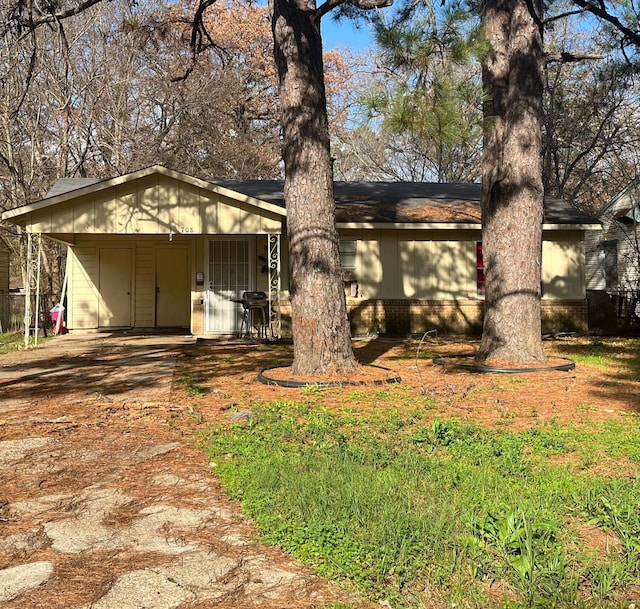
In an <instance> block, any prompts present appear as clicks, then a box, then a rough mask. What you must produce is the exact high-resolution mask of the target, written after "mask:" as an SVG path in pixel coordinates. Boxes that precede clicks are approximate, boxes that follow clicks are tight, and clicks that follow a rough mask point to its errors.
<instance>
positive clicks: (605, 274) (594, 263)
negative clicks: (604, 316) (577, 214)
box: [585, 178, 640, 318]
mask: <svg viewBox="0 0 640 609" xmlns="http://www.w3.org/2000/svg"><path fill="white" fill-rule="evenodd" d="M597 217H598V219H599V220H600V221H601V222H602V230H601V231H596V232H591V233H589V234H588V236H587V238H586V241H585V244H586V263H587V289H588V290H594V291H605V292H606V293H607V294H608V295H609V296H610V297H611V299H612V301H613V305H614V308H615V311H616V313H617V315H618V317H620V318H626V317H627V316H628V314H629V313H630V309H629V307H630V306H631V305H632V303H637V299H638V296H639V295H640V178H636V179H635V180H633V181H632V182H630V183H629V184H628V185H627V187H626V188H625V189H624V190H623V191H622V192H620V193H619V194H618V195H616V196H615V197H614V198H613V199H612V200H611V201H609V202H608V203H607V204H606V205H605V206H604V207H603V209H602V211H600V213H599V214H598V216H597Z"/></svg>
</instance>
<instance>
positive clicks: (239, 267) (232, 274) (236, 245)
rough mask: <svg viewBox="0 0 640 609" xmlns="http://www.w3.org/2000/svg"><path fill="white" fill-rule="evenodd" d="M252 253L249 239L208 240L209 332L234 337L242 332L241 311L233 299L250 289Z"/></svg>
mask: <svg viewBox="0 0 640 609" xmlns="http://www.w3.org/2000/svg"><path fill="white" fill-rule="evenodd" d="M249 252H250V243H249V240H248V239H242V240H239V239H238V240H232V239H215V240H211V241H209V252H208V256H209V258H208V273H209V277H208V289H207V298H206V303H207V315H206V318H207V332H213V333H217V334H233V333H235V332H237V331H238V330H239V327H240V320H241V308H240V306H239V305H238V304H237V303H235V302H231V301H230V299H231V298H240V297H241V296H242V292H245V291H247V290H249V289H251V286H250V281H249V277H250V271H251V268H250V263H249Z"/></svg>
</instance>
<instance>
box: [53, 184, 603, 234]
mask: <svg viewBox="0 0 640 609" xmlns="http://www.w3.org/2000/svg"><path fill="white" fill-rule="evenodd" d="M100 181H101V180H100V179H94V178H64V179H61V180H58V181H57V182H56V183H55V184H54V186H53V188H52V189H51V190H50V191H49V192H48V193H47V198H50V197H54V196H57V195H61V194H66V193H68V192H71V191H73V190H77V189H79V188H83V187H85V186H90V185H93V184H96V183H98V182H100ZM209 183H210V184H213V185H218V186H221V187H223V188H227V189H229V190H233V191H236V192H239V193H241V194H244V195H247V196H249V197H253V198H255V199H259V200H261V201H265V202H267V203H272V204H274V205H278V206H280V207H284V206H285V204H284V182H283V181H282V180H209ZM334 192H335V198H336V218H337V221H338V222H381V223H384V222H389V223H391V222H402V223H432V222H444V223H478V224H479V223H480V184H475V183H449V184H436V183H431V182H336V183H335V187H334ZM544 221H545V222H546V223H548V224H597V223H598V221H597V220H596V219H595V218H593V217H592V216H588V215H587V214H584V213H582V212H581V211H579V210H577V209H575V208H573V207H571V206H570V205H569V204H568V203H565V202H564V201H562V200H560V199H555V198H552V197H545V199H544Z"/></svg>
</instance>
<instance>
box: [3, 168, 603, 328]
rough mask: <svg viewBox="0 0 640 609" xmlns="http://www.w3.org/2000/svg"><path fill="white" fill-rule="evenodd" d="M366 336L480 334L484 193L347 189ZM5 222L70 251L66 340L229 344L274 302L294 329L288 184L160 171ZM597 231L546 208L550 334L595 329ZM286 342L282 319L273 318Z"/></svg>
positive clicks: (574, 216) (465, 187)
mask: <svg viewBox="0 0 640 609" xmlns="http://www.w3.org/2000/svg"><path fill="white" fill-rule="evenodd" d="M335 195H336V208H337V226H338V231H339V234H340V240H341V248H340V249H341V257H342V262H343V268H344V273H345V276H344V279H345V289H346V291H347V304H348V309H349V315H350V318H351V321H352V326H353V332H354V334H371V333H392V334H407V333H421V332H424V331H425V330H429V329H432V328H437V329H438V330H439V331H441V332H477V331H479V330H480V329H481V320H482V311H483V296H482V294H483V290H484V273H483V266H482V247H481V225H480V211H479V208H480V206H479V197H480V186H479V184H426V183H382V182H381V183H378V182H368V183H367V182H365V183H344V182H338V183H336V185H335ZM3 219H5V220H6V221H8V222H11V223H14V224H18V225H21V226H23V227H25V229H26V230H27V231H31V232H34V233H42V234H43V235H46V236H47V237H49V238H52V239H56V240H58V241H61V242H64V243H67V244H68V246H69V265H68V272H69V286H68V311H67V313H68V318H67V326H68V328H69V329H70V330H71V331H78V330H111V329H117V328H140V329H148V328H170V327H180V328H185V329H189V330H190V331H191V332H193V333H194V334H197V335H202V334H231V333H234V332H237V331H238V329H239V327H240V323H241V318H242V315H241V310H240V306H239V305H238V304H237V303H235V302H233V301H232V300H231V299H232V298H237V297H238V296H240V295H241V293H242V292H243V291H247V290H263V291H265V292H267V293H268V294H269V298H270V301H271V304H272V305H273V307H272V309H273V310H275V311H276V312H278V313H280V312H281V313H282V320H283V321H284V323H285V331H286V322H287V319H288V315H287V314H288V312H289V310H290V309H289V303H288V301H287V298H288V293H287V289H288V277H287V275H288V273H287V270H286V269H287V243H286V208H285V204H284V201H283V184H282V182H278V181H206V180H200V179H197V178H193V177H191V176H188V175H185V174H182V173H178V172H175V171H171V170H169V169H166V168H164V167H159V166H155V167H151V168H148V169H145V170H141V171H137V172H134V173H131V174H128V175H124V176H120V177H117V178H113V179H108V180H102V181H97V180H85V179H72V180H69V179H67V180H60V181H59V182H57V183H56V185H55V186H54V188H53V190H52V191H51V192H50V193H49V195H48V197H47V198H46V199H44V200H42V201H38V202H35V203H33V204H31V205H27V206H24V207H21V208H18V209H15V210H11V211H8V212H5V213H4V214H3ZM598 228H599V224H598V223H597V222H596V220H594V219H593V218H590V217H589V216H586V215H584V214H582V213H580V212H578V211H576V210H575V209H573V208H571V207H569V206H568V205H566V204H565V203H563V202H562V201H559V200H556V199H546V200H545V218H544V224H543V245H542V289H543V301H542V315H543V325H544V329H545V331H550V330H556V331H564V330H585V329H586V326H587V311H586V294H585V264H584V238H585V233H587V232H589V231H592V230H596V229H598ZM272 321H273V323H274V328H275V331H276V333H277V332H278V321H279V317H278V316H277V315H274V318H273V320H272Z"/></svg>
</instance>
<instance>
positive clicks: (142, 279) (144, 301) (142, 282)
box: [133, 243, 156, 328]
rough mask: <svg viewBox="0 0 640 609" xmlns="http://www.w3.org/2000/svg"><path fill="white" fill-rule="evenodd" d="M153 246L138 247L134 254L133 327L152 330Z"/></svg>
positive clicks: (153, 296) (153, 320)
mask: <svg viewBox="0 0 640 609" xmlns="http://www.w3.org/2000/svg"><path fill="white" fill-rule="evenodd" d="M153 247H154V244H152V243H149V244H144V245H138V247H137V248H136V252H135V266H134V271H133V272H134V275H135V280H134V285H135V301H134V302H135V305H134V311H133V325H134V326H135V327H137V328H152V327H153V326H154V325H155V297H156V293H155V257H154V251H153Z"/></svg>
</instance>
